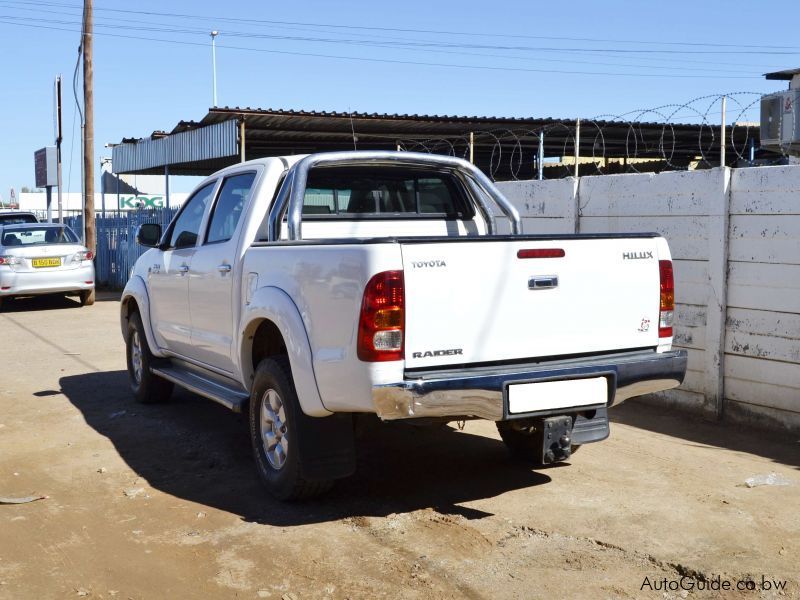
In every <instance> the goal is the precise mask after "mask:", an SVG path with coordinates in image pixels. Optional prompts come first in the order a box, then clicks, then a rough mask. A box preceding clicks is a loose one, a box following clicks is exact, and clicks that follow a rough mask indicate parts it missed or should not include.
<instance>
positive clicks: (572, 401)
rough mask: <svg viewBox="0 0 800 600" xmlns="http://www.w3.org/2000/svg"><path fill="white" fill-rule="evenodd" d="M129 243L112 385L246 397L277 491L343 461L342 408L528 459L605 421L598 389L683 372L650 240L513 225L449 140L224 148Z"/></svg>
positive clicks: (661, 266)
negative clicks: (437, 428) (244, 153)
mask: <svg viewBox="0 0 800 600" xmlns="http://www.w3.org/2000/svg"><path fill="white" fill-rule="evenodd" d="M503 221H505V222H506V223H503ZM501 226H504V227H505V228H506V230H507V231H510V233H508V234H501V233H498V232H499V230H500V227H501ZM137 241H138V242H139V243H140V244H142V245H144V246H148V247H150V248H151V249H150V250H148V251H147V252H145V254H144V255H143V256H142V257H141V258H140V259H139V260H138V261H137V262H136V265H135V267H134V268H133V270H132V273H131V277H130V280H129V281H128V284H127V286H126V287H125V291H124V292H123V295H122V303H121V324H122V334H123V336H124V338H125V342H126V348H127V363H128V372H129V378H130V386H131V389H132V391H133V394H134V396H135V397H136V399H137V400H138V401H140V402H157V401H163V400H165V399H167V398H168V397H169V395H170V393H171V392H172V389H173V386H174V385H178V386H181V387H183V388H186V389H188V390H191V391H193V392H195V393H197V394H199V395H201V396H205V397H206V398H209V399H211V400H214V401H216V402H219V403H220V404H223V405H224V406H226V407H228V408H230V409H231V410H233V411H242V412H247V413H248V415H249V417H248V418H249V423H250V436H251V438H252V446H253V452H254V455H255V461H256V465H257V469H258V473H259V475H260V477H261V478H262V480H263V481H264V483H265V484H266V485H267V487H268V489H269V490H270V492H271V493H272V494H273V495H275V496H276V497H278V498H281V499H293V498H300V497H304V496H310V495H313V494H316V493H319V492H322V491H324V490H325V489H327V488H328V487H329V486H330V484H331V482H332V481H333V480H335V479H337V478H341V477H345V476H347V475H350V474H351V473H352V472H353V471H354V469H355V445H354V434H353V420H354V416H355V415H356V414H358V413H372V414H374V415H377V416H378V417H379V418H380V419H382V420H398V419H404V420H411V421H413V423H414V424H428V423H430V424H439V423H442V422H447V421H457V420H458V421H460V420H465V419H488V420H491V421H495V422H496V423H497V427H498V429H499V432H500V436H501V437H502V439H503V440H504V442H505V443H506V444H507V446H508V447H509V448H510V449H511V450H512V452H514V453H516V454H518V455H521V456H525V457H527V458H529V459H530V460H531V461H533V462H536V463H540V464H546V463H551V462H556V461H562V460H565V459H568V458H569V457H570V455H571V452H573V451H574V449H575V448H576V447H577V446H579V445H581V444H586V443H589V442H596V441H600V440H603V439H605V438H606V437H608V435H609V423H608V413H607V410H608V408H609V407H611V406H613V405H615V404H619V403H620V402H622V401H624V400H625V399H627V398H630V397H632V396H637V395H641V394H647V393H651V392H656V391H659V390H665V389H668V388H672V387H675V386H678V385H680V383H681V382H682V380H683V377H684V374H685V371H686V353H685V352H683V351H676V350H672V320H673V310H674V284H673V276H672V262H671V260H670V253H669V248H668V246H667V242H666V240H664V239H663V238H662V237H659V236H658V235H657V234H653V233H642V234H628V235H527V234H523V232H522V225H521V220H520V217H519V214H518V212H517V210H516V209H515V208H514V206H513V205H511V204H510V203H509V201H508V200H507V199H505V198H504V197H503V196H502V194H501V193H500V192H499V191H498V190H497V188H496V187H495V186H494V185H493V184H492V182H491V181H490V180H489V179H488V178H487V177H486V176H485V175H484V174H483V173H482V172H481V171H479V170H477V169H476V168H475V167H473V166H472V165H471V164H470V163H468V162H466V161H464V160H460V159H457V158H452V157H446V156H436V155H428V154H415V153H408V152H337V153H328V154H313V155H309V156H290V157H283V158H266V159H259V160H253V161H248V162H243V163H241V164H237V165H235V166H231V167H228V168H226V169H223V170H221V171H219V172H218V173H216V174H214V175H212V176H210V177H208V178H207V179H206V180H205V181H203V182H202V183H201V184H200V185H199V186H198V187H197V189H196V190H195V191H194V192H193V193H192V194H191V196H190V197H189V199H188V200H187V201H186V203H185V204H184V205H183V207H182V208H181V210H180V212H179V213H178V214H177V215H176V217H175V218H174V219H173V221H172V223H171V224H170V225H169V226H168V227H167V228H166V230H165V231H163V232H162V231H161V227H160V226H159V225H156V224H147V225H142V226H141V227H140V228H139V230H138V232H137Z"/></svg>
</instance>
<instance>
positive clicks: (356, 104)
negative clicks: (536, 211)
mask: <svg viewBox="0 0 800 600" xmlns="http://www.w3.org/2000/svg"><path fill="white" fill-rule="evenodd" d="M80 7H81V2H80V1H79V0H42V1H37V2H34V1H33V0H0V56H2V57H3V58H2V63H0V64H2V73H3V79H4V83H3V90H2V92H0V115H2V127H1V128H0V131H2V137H3V140H2V144H0V195H2V197H3V198H4V199H6V200H7V199H8V196H9V189H10V188H11V187H14V188H15V189H16V191H17V192H19V190H20V187H22V186H25V185H27V186H32V185H33V183H34V175H33V152H34V150H35V149H37V148H39V147H42V146H45V145H51V144H52V143H53V141H52V137H53V117H52V103H53V98H52V82H53V79H54V77H55V76H56V75H57V74H59V73H61V74H62V75H63V76H64V81H65V85H64V99H65V100H64V104H65V110H64V136H65V140H64V146H63V148H64V157H63V166H64V185H65V189H66V188H69V190H71V191H79V190H80V139H79V135H80V124H79V122H77V120H75V118H74V114H75V109H74V106H75V103H74V100H73V99H72V91H71V83H72V74H73V68H74V65H75V60H76V58H77V48H78V43H79V31H80V25H79V19H80ZM764 10H766V6H765V9H764ZM764 10H761V9H759V8H758V5H757V3H753V2H737V1H728V2H719V1H716V0H714V1H707V2H697V1H695V2H682V1H675V2H670V3H664V2H658V3H656V2H632V1H630V2H625V1H620V0H607V1H605V2H589V1H582V0H573V2H569V3H563V2H552V1H548V2H533V1H530V0H528V1H502V0H498V1H496V2H487V1H486V0H482V1H480V2H473V1H461V2H452V1H450V0H447V1H440V2H432V1H430V0H428V1H420V0H404V1H403V2H393V3H384V2H381V3H379V2H374V1H371V2H367V1H362V0H359V1H354V0H339V1H337V2H330V1H322V0H305V1H304V2H264V1H239V2H228V3H220V2H210V1H207V0H199V1H193V2H189V1H186V0H176V1H173V2H168V3H167V2H163V1H160V2H157V1H153V0H139V1H138V2H135V3H133V2H124V1H120V0H95V25H96V29H95V31H96V33H97V35H96V36H95V48H94V52H95V149H96V154H97V156H96V164H98V163H99V160H100V157H101V156H108V155H110V151H109V150H107V149H105V148H104V147H103V146H104V144H105V143H107V142H118V141H120V140H121V139H122V138H123V137H143V136H146V135H148V134H149V133H150V132H152V131H153V130H156V129H165V130H170V129H171V128H172V127H174V126H175V124H177V122H178V121H180V120H181V119H187V120H188V119H200V118H202V117H203V116H204V115H205V112H206V110H207V109H208V107H209V106H210V105H211V51H210V38H209V35H208V33H207V32H209V31H210V30H212V29H217V30H219V31H220V35H219V37H218V38H217V43H218V50H217V73H218V95H219V104H220V105H221V106H226V105H227V106H251V107H272V108H286V109H307V110H343V111H346V110H352V111H365V112H400V113H419V114H465V115H497V116H534V117H543V116H554V117H564V118H567V117H569V118H572V117H577V116H580V117H585V118H586V117H592V116H597V115H607V114H615V115H619V114H623V113H626V112H628V111H632V110H636V109H640V108H647V107H656V106H661V105H665V104H672V103H677V104H681V103H684V102H687V101H690V100H692V99H694V98H697V97H701V96H705V95H708V94H720V93H729V92H739V91H747V92H759V93H767V92H771V91H775V90H777V89H783V87H785V86H784V84H783V82H767V81H764V80H763V78H761V77H760V74H761V73H763V72H766V71H769V70H779V69H783V68H792V67H798V66H800V42H796V43H795V44H796V45H794V46H793V45H792V44H793V42H792V40H793V39H795V38H796V29H797V22H798V17H800V5H795V4H794V3H793V2H790V3H785V4H783V5H781V7H780V8H778V9H777V10H778V12H777V13H775V14H772V15H767V14H765V13H764ZM165 13H169V14H165ZM792 13H794V14H792ZM778 17H779V18H778ZM411 30H413V31H411ZM145 38H146V39H145ZM156 40H166V41H156ZM244 48H246V49H244ZM323 55H324V56H323ZM326 56H328V57H326ZM329 56H337V57H350V59H344V58H329ZM380 61H386V62H380ZM411 63H415V64H411ZM419 63H429V64H419ZM430 63H436V64H430ZM440 65H451V66H440ZM453 65H458V66H453ZM473 67H479V68H473ZM689 76H691V77H689ZM739 98H740V100H741V102H742V103H743V104H744V105H748V104H750V103H753V102H754V101H756V100H757V96H756V95H753V96H739ZM757 107H758V104H757V103H755V104H753V107H752V109H751V110H750V111H748V113H747V114H746V115H745V116H744V117H745V118H747V119H750V120H757V118H758V111H757ZM703 109H705V106H703ZM683 114H684V115H685V116H686V118H685V119H679V120H682V121H691V120H692V119H691V114H692V113H691V111H689V112H686V113H683ZM735 116H736V115H735V114H734V115H733V116H732V117H729V119H731V118H734V117H735ZM647 119H648V120H659V119H658V117H657V115H649V116H648V117H647ZM73 127H74V135H73ZM71 149H72V151H71ZM70 163H71V170H70ZM173 180H174V181H173V184H172V185H173V189H174V190H176V191H186V190H187V189H188V188H190V187H191V185H192V183H193V181H192V180H189V179H187V178H177V177H176V178H173Z"/></svg>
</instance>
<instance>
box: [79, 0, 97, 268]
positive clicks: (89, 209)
mask: <svg viewBox="0 0 800 600" xmlns="http://www.w3.org/2000/svg"><path fill="white" fill-rule="evenodd" d="M81 46H82V47H83V111H84V121H85V126H84V129H83V193H84V203H83V224H84V225H83V226H84V231H85V242H86V247H87V248H88V249H89V250H91V251H92V252H95V247H96V245H97V234H96V231H95V222H94V106H93V105H94V73H93V70H92V0H84V2H83V34H82V39H81Z"/></svg>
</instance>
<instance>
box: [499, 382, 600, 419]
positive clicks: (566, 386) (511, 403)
mask: <svg viewBox="0 0 800 600" xmlns="http://www.w3.org/2000/svg"><path fill="white" fill-rule="evenodd" d="M607 401H608V382H607V380H606V378H605V377H590V378H588V379H562V380H559V381H541V382H538V383H513V384H510V385H509V386H508V412H509V413H511V414H517V413H526V412H536V411H540V410H554V409H559V408H573V407H578V406H591V405H595V404H605V403H606V402H607Z"/></svg>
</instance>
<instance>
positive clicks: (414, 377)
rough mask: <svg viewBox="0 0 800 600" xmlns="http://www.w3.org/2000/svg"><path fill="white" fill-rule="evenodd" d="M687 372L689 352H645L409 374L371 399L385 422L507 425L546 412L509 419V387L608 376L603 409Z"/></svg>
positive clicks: (668, 385)
mask: <svg viewBox="0 0 800 600" xmlns="http://www.w3.org/2000/svg"><path fill="white" fill-rule="evenodd" d="M685 374H686V351H685V350H671V351H669V352H661V353H657V352H655V351H641V352H630V353H619V354H606V355H602V356H594V357H591V358H581V359H569V360H561V361H549V362H541V363H527V364H521V365H511V366H502V367H478V368H474V369H469V370H464V371H443V370H440V371H424V372H421V371H415V372H409V373H407V374H406V377H405V378H404V380H403V381H401V382H398V383H394V384H389V385H380V386H374V387H373V390H372V399H373V403H374V405H375V409H376V412H377V414H378V416H379V417H380V418H381V419H384V420H395V419H413V418H422V417H452V418H456V417H478V418H481V419H488V420H490V421H503V420H507V419H516V418H525V417H529V416H532V415H537V414H543V412H533V413H524V414H514V415H510V414H509V413H508V408H507V403H506V387H507V385H508V384H509V383H531V382H537V381H546V380H553V379H578V378H583V377H590V376H598V375H603V376H607V377H609V379H610V381H611V383H612V384H613V385H610V395H609V399H608V402H607V403H606V404H605V405H601V406H602V407H608V406H613V405H615V404H619V403H620V402H624V401H625V400H627V399H628V398H632V397H634V396H641V395H642V394H650V393H653V392H659V391H662V390H668V389H670V388H674V387H677V386H679V385H680V384H681V383H682V382H683V378H684V375H685ZM598 407H599V406H598ZM598 407H587V406H582V407H579V408H575V409H573V410H570V409H568V408H565V409H560V410H559V411H558V412H560V413H570V412H578V411H585V410H588V409H590V408H598ZM545 412H546V411H545Z"/></svg>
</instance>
